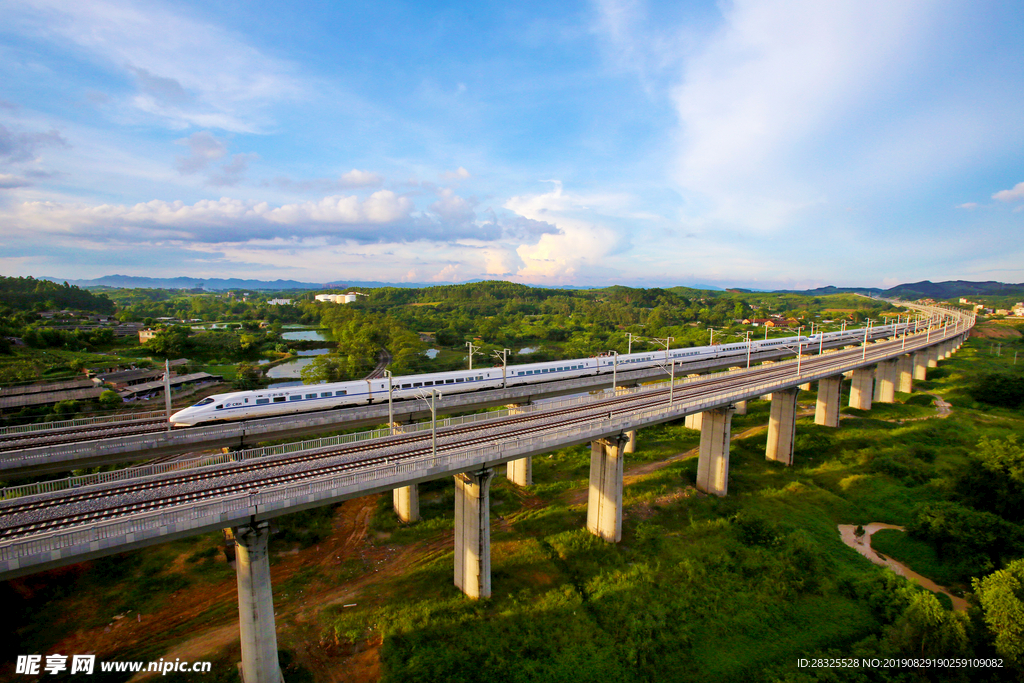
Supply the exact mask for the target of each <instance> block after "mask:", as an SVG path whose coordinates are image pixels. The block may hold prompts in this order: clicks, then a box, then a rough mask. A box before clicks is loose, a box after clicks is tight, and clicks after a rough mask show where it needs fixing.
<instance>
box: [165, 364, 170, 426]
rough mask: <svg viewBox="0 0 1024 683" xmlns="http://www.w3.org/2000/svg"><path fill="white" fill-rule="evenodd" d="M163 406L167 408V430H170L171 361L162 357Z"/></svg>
mask: <svg viewBox="0 0 1024 683" xmlns="http://www.w3.org/2000/svg"><path fill="white" fill-rule="evenodd" d="M164 408H165V409H166V410H167V431H171V361H170V359H168V358H165V359H164Z"/></svg>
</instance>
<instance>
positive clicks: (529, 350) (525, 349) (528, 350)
mask: <svg viewBox="0 0 1024 683" xmlns="http://www.w3.org/2000/svg"><path fill="white" fill-rule="evenodd" d="M537 348H538V347H536V346H524V347H523V348H521V349H519V355H521V356H525V355H528V354H531V353H537Z"/></svg>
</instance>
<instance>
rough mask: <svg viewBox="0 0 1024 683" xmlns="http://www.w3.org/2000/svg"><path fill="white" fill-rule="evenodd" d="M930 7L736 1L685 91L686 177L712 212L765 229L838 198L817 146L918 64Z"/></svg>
mask: <svg viewBox="0 0 1024 683" xmlns="http://www.w3.org/2000/svg"><path fill="white" fill-rule="evenodd" d="M928 4H929V3H927V2H923V3H915V2H900V3H893V2H889V1H888V0H840V1H837V2H827V3H822V2H818V1H817V0H767V1H762V0H757V1H755V0H736V1H735V2H733V3H731V4H729V5H726V6H725V10H724V17H723V18H724V25H723V26H722V27H721V29H720V30H719V31H718V32H717V33H716V34H715V35H714V36H713V37H712V38H711V40H710V41H709V42H708V44H707V46H706V48H705V49H704V50H703V51H702V52H701V53H700V54H698V55H696V56H695V57H694V58H693V59H691V60H690V61H689V62H688V64H687V66H686V70H685V76H684V78H683V80H682V83H681V84H680V85H679V86H678V88H677V89H676V90H675V92H674V101H675V105H676V109H677V112H678V115H679V119H680V122H681V124H682V131H681V148H680V156H679V160H678V170H677V178H678V181H679V183H680V184H681V185H682V187H683V188H684V189H685V191H687V192H688V193H690V194H691V195H692V196H695V197H697V198H703V202H704V203H707V204H710V206H709V207H707V208H708V211H707V212H706V215H708V216H710V217H711V218H714V219H719V220H724V221H727V222H729V223H733V224H738V225H742V226H745V227H748V228H754V229H759V230H773V229H776V228H778V227H780V226H783V225H785V224H787V222H788V221H789V220H790V219H791V218H792V217H793V215H794V214H795V213H797V212H799V211H801V210H802V209H805V208H807V207H810V206H814V205H816V204H821V203H823V202H827V201H828V199H829V197H828V188H825V187H821V184H820V181H819V178H818V177H817V176H816V175H815V173H814V172H813V171H810V172H808V171H807V170H805V169H808V168H810V169H813V168H815V161H816V159H815V158H814V154H813V153H812V150H813V152H818V150H816V149H815V147H816V146H818V145H821V144H822V142H823V139H822V138H823V136H825V135H826V134H828V133H831V132H834V129H835V128H836V127H837V126H840V125H842V124H843V123H844V121H843V118H844V116H846V115H848V114H849V112H851V111H853V110H855V109H856V108H857V107H859V106H862V105H863V104H864V103H865V102H867V101H869V100H870V99H871V97H873V96H875V95H877V92H876V91H877V90H879V89H884V88H885V87H887V86H886V85H885V81H886V80H887V79H893V78H897V77H898V74H900V73H901V69H904V70H905V69H906V62H907V60H908V59H909V57H907V55H910V54H912V52H913V50H914V47H915V45H916V43H917V39H918V34H919V30H918V24H927V21H926V15H927V12H925V11H923V10H924V9H926V8H927V5H928ZM833 153H834V152H833ZM823 158H827V157H824V156H823ZM818 163H819V165H820V161H819V162H818ZM696 203H698V204H700V203H701V201H700V199H698V200H697V202H696Z"/></svg>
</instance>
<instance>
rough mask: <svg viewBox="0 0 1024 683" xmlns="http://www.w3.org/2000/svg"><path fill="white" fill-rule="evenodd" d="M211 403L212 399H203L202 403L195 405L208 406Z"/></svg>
mask: <svg viewBox="0 0 1024 683" xmlns="http://www.w3.org/2000/svg"><path fill="white" fill-rule="evenodd" d="M211 403H213V399H212V398H204V399H203V400H202V401H200V402H199V403H197V404H196V406H208V405H210V404H211Z"/></svg>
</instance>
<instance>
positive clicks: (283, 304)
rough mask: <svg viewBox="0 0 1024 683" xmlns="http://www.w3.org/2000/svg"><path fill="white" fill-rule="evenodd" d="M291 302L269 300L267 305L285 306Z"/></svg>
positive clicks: (289, 300) (286, 300)
mask: <svg viewBox="0 0 1024 683" xmlns="http://www.w3.org/2000/svg"><path fill="white" fill-rule="evenodd" d="M291 302H292V300H291V299H270V300H269V301H267V304H268V305H270V306H287V305H288V304H290V303H291Z"/></svg>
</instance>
